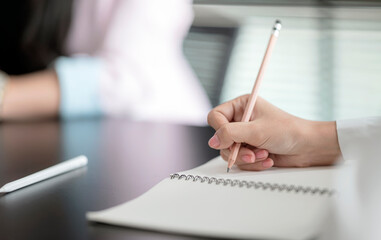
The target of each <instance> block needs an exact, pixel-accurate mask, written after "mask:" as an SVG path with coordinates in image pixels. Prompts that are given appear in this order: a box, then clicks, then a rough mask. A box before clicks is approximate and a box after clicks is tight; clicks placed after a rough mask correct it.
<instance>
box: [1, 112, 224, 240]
mask: <svg viewBox="0 0 381 240" xmlns="http://www.w3.org/2000/svg"><path fill="white" fill-rule="evenodd" d="M213 133H214V131H213V130H212V129H211V128H208V127H191V126H181V125H173V124H166V123H136V122H131V121H128V120H125V119H124V120H123V119H90V120H89V119H87V120H76V121H67V122H59V121H47V122H34V123H3V124H1V125H0V185H1V186H2V185H4V184H5V183H7V182H9V181H12V180H15V179H18V178H21V177H23V176H25V175H27V174H30V173H33V172H36V171H38V170H41V169H44V168H46V167H49V166H51V165H54V164H56V163H58V162H60V161H64V160H67V159H69V158H72V157H75V156H78V155H81V154H84V155H86V156H87V157H88V159H89V164H88V166H87V167H86V168H83V169H80V170H76V171H73V172H70V173H67V174H64V175H61V176H58V177H55V178H52V179H50V180H47V181H44V182H41V183H38V184H35V185H32V186H29V187H27V188H24V189H21V190H19V191H16V192H13V193H10V194H7V195H5V196H2V197H0V239H6V240H8V239H12V240H14V239H38V240H44V239H67V240H74V239H195V238H193V237H188V236H180V235H173V234H165V233H158V232H150V231H143V230H138V229H132V228H120V227H114V226H108V225H102V224H95V223H89V222H87V220H86V218H85V213H86V212H87V211H96V210H101V209H105V208H109V207H111V206H114V205H117V204H120V203H123V202H125V201H128V200H131V199H133V198H136V197H137V196H139V195H140V194H142V193H144V192H145V191H147V190H148V189H150V188H151V187H152V186H154V185H155V184H157V183H158V182H159V181H160V180H162V179H164V178H165V177H167V176H169V174H170V173H174V172H177V171H181V170H185V169H190V168H194V167H196V166H198V165H200V164H202V163H204V162H206V161H208V160H209V159H211V158H213V157H215V156H217V155H218V152H217V151H214V150H211V149H210V148H209V147H208V145H207V141H208V139H209V138H210V137H211V136H212V135H213Z"/></svg>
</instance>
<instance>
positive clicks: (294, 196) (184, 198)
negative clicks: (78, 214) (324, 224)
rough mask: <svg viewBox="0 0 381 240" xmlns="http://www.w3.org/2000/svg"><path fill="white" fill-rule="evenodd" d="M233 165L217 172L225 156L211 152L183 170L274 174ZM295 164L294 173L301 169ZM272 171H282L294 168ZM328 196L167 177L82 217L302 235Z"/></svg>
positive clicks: (228, 232) (227, 234)
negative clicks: (212, 156)
mask: <svg viewBox="0 0 381 240" xmlns="http://www.w3.org/2000/svg"><path fill="white" fill-rule="evenodd" d="M220 169H221V170H222V171H220ZM232 170H233V171H232V172H231V173H229V174H226V173H222V172H223V171H226V162H224V161H223V160H221V159H220V158H216V159H213V160H211V161H210V162H208V163H207V164H205V165H202V166H200V167H198V168H196V169H193V170H189V171H186V172H183V173H185V174H198V175H208V176H216V177H226V176H227V177H229V178H231V175H234V178H237V179H238V178H239V179H249V180H252V179H254V177H253V176H255V178H256V176H261V179H262V180H263V181H266V182H270V181H272V180H273V179H272V178H275V177H274V176H275V174H256V175H253V174H248V172H241V171H239V170H237V169H232ZM297 170H298V171H295V172H294V173H297V174H299V172H300V173H301V171H299V169H297ZM326 170H327V169H326ZM276 171H278V172H280V173H282V174H287V175H285V176H287V177H290V175H291V174H292V173H293V172H290V171H284V169H277V170H276ZM282 171H283V172H282ZM321 173H323V174H325V171H324V172H321ZM302 176H306V175H302ZM321 178H324V176H321ZM262 180H261V181H262ZM281 180H283V178H282V179H281ZM292 181H294V182H296V180H292ZM292 181H290V182H292ZM298 183H299V184H300V182H298ZM311 183H312V182H311ZM319 186H321V185H319ZM330 198H331V197H329V196H328V195H317V194H315V195H313V194H302V193H293V192H291V193H287V192H279V191H270V190H262V189H253V188H251V189H248V188H239V187H231V186H224V185H222V184H221V185H216V184H207V183H200V182H193V181H185V180H184V179H180V180H179V179H170V178H167V179H165V180H163V181H162V182H160V183H159V184H158V185H156V186H155V187H153V188H152V189H151V190H149V191H148V192H146V193H145V194H143V195H142V196H140V197H138V198H136V199H135V200H132V201H130V202H127V203H124V204H122V205H119V206H116V207H113V208H110V209H107V210H104V211H100V212H92V213H88V214H87V217H88V219H89V220H91V221H96V222H102V223H108V224H115V225H120V226H129V227H136V228H143V229H150V230H156V231H165V232H174V233H182V234H190V235H198V236H206V237H221V238H251V239H252V238H265V239H306V238H311V237H313V236H315V235H316V234H317V232H318V229H319V219H320V218H321V217H322V214H323V213H324V211H322V209H323V208H324V207H326V206H327V204H328V203H329V201H330ZM229 206H230V207H229Z"/></svg>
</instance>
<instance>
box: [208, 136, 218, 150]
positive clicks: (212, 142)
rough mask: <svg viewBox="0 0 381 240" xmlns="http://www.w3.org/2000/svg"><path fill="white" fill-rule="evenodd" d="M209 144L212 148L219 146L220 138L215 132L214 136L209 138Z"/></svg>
mask: <svg viewBox="0 0 381 240" xmlns="http://www.w3.org/2000/svg"><path fill="white" fill-rule="evenodd" d="M209 146H211V147H212V148H217V147H218V146H220V139H218V136H217V135H216V134H214V136H213V137H212V138H211V139H209Z"/></svg>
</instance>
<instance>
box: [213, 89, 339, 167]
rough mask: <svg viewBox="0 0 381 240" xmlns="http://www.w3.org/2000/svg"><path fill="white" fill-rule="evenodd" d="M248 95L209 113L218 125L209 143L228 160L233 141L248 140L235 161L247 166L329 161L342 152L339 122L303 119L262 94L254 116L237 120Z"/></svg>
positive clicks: (294, 165)
mask: <svg viewBox="0 0 381 240" xmlns="http://www.w3.org/2000/svg"><path fill="white" fill-rule="evenodd" d="M248 96H249V95H244V96H241V97H239V98H236V99H234V100H232V101H230V102H227V103H224V104H222V105H220V106H218V107H216V108H215V109H213V110H212V111H211V112H210V113H209V115H208V122H209V124H210V125H211V126H212V127H213V128H214V129H216V134H215V135H214V136H213V137H212V138H211V139H210V140H209V145H210V146H211V147H212V148H215V149H219V150H220V152H221V156H222V157H223V158H224V159H225V160H227V158H228V156H229V154H230V149H229V148H230V146H231V145H232V144H233V143H234V142H239V143H245V146H244V147H242V148H241V150H240V152H239V155H238V158H237V162H236V164H237V165H238V166H239V167H240V168H241V169H244V170H264V169H267V168H270V167H271V166H278V167H307V166H317V165H330V164H333V163H335V161H336V159H337V158H338V157H340V156H341V151H340V147H339V143H338V139H337V132H336V122H319V121H308V120H305V119H301V118H298V117H295V116H293V115H291V114H288V113H286V112H284V111H282V110H280V109H279V108H277V107H275V106H273V105H272V104H270V103H269V102H267V101H265V100H264V99H262V98H259V99H258V100H257V103H256V106H255V108H254V114H253V116H252V120H251V121H250V122H248V123H242V122H238V121H239V120H240V119H241V117H242V114H243V112H244V108H245V106H246V102H247V100H248Z"/></svg>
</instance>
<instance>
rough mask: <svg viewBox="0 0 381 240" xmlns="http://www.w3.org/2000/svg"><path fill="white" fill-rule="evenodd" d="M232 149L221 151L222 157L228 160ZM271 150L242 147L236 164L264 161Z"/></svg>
mask: <svg viewBox="0 0 381 240" xmlns="http://www.w3.org/2000/svg"><path fill="white" fill-rule="evenodd" d="M230 152H231V151H230V150H229V149H223V150H221V151H220V154H221V156H222V158H223V159H224V160H225V161H227V160H228V158H229V156H230ZM268 156H269V152H268V151H267V150H264V149H254V150H253V149H250V148H247V147H241V148H240V150H239V152H238V156H237V159H236V162H235V164H236V165H238V166H240V165H245V164H248V163H254V162H260V161H264V160H266V159H267V158H268Z"/></svg>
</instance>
